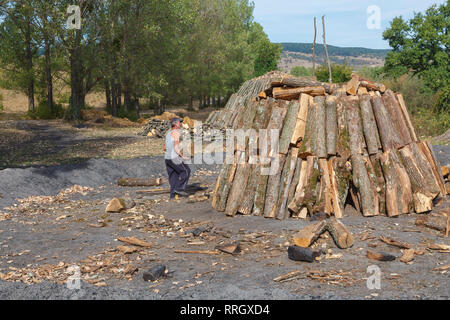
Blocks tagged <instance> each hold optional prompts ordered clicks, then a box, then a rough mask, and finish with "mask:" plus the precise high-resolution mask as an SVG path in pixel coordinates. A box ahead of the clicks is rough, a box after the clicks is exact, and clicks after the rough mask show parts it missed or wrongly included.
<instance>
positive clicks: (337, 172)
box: [328, 157, 350, 219]
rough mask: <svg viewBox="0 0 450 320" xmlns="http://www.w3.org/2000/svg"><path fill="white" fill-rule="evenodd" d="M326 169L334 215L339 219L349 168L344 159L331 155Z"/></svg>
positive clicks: (346, 192) (342, 208) (342, 209)
mask: <svg viewBox="0 0 450 320" xmlns="http://www.w3.org/2000/svg"><path fill="white" fill-rule="evenodd" d="M328 171H329V173H330V183H331V199H332V205H333V212H334V216H335V217H336V218H338V219H340V218H342V217H343V216H344V206H345V201H346V199H347V195H348V190H349V182H350V170H348V167H347V165H346V160H344V159H342V158H336V157H333V158H331V159H330V160H329V161H328Z"/></svg>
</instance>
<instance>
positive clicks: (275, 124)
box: [260, 101, 287, 158]
mask: <svg viewBox="0 0 450 320" xmlns="http://www.w3.org/2000/svg"><path fill="white" fill-rule="evenodd" d="M286 113H287V103H285V102H281V101H279V102H278V106H274V107H273V108H272V114H271V117H270V120H269V123H268V125H267V134H270V132H269V131H270V130H278V131H279V130H280V128H282V127H283V121H284V118H285V117H286ZM278 138H279V136H278ZM265 139H266V141H267V145H268V149H267V150H268V154H267V155H268V156H269V157H272V158H273V157H275V156H278V147H279V145H272V141H271V140H270V138H269V137H265ZM260 155H261V154H260Z"/></svg>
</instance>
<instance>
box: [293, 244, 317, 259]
mask: <svg viewBox="0 0 450 320" xmlns="http://www.w3.org/2000/svg"><path fill="white" fill-rule="evenodd" d="M319 256H320V252H316V251H312V250H311V249H309V248H302V247H297V246H290V247H289V248H288V257H289V259H291V260H294V261H304V262H314V261H315V260H316V258H317V257H319Z"/></svg>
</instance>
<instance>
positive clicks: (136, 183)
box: [117, 178, 162, 187]
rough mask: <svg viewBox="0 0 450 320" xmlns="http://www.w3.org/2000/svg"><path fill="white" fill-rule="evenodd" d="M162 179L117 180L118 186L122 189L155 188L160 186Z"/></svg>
mask: <svg viewBox="0 0 450 320" xmlns="http://www.w3.org/2000/svg"><path fill="white" fill-rule="evenodd" d="M161 183H162V179H161V178H157V179H134V178H120V179H118V180H117V185H119V186H121V187H154V186H160V185H161Z"/></svg>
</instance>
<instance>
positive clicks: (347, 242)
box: [326, 218, 355, 249]
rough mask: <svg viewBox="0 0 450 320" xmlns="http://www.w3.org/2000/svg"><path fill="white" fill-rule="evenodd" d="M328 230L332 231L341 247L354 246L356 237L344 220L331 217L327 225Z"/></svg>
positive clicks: (334, 238)
mask: <svg viewBox="0 0 450 320" xmlns="http://www.w3.org/2000/svg"><path fill="white" fill-rule="evenodd" d="M326 230H327V231H328V232H329V233H330V235H331V237H332V238H333V240H334V242H335V243H336V245H337V246H338V247H339V248H340V249H347V248H351V247H352V246H353V244H354V242H355V239H354V238H353V235H352V233H351V232H350V231H349V230H348V229H347V227H346V226H345V225H344V224H343V223H342V222H340V221H338V220H336V219H335V218H331V220H330V221H329V222H328V223H327V225H326Z"/></svg>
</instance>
